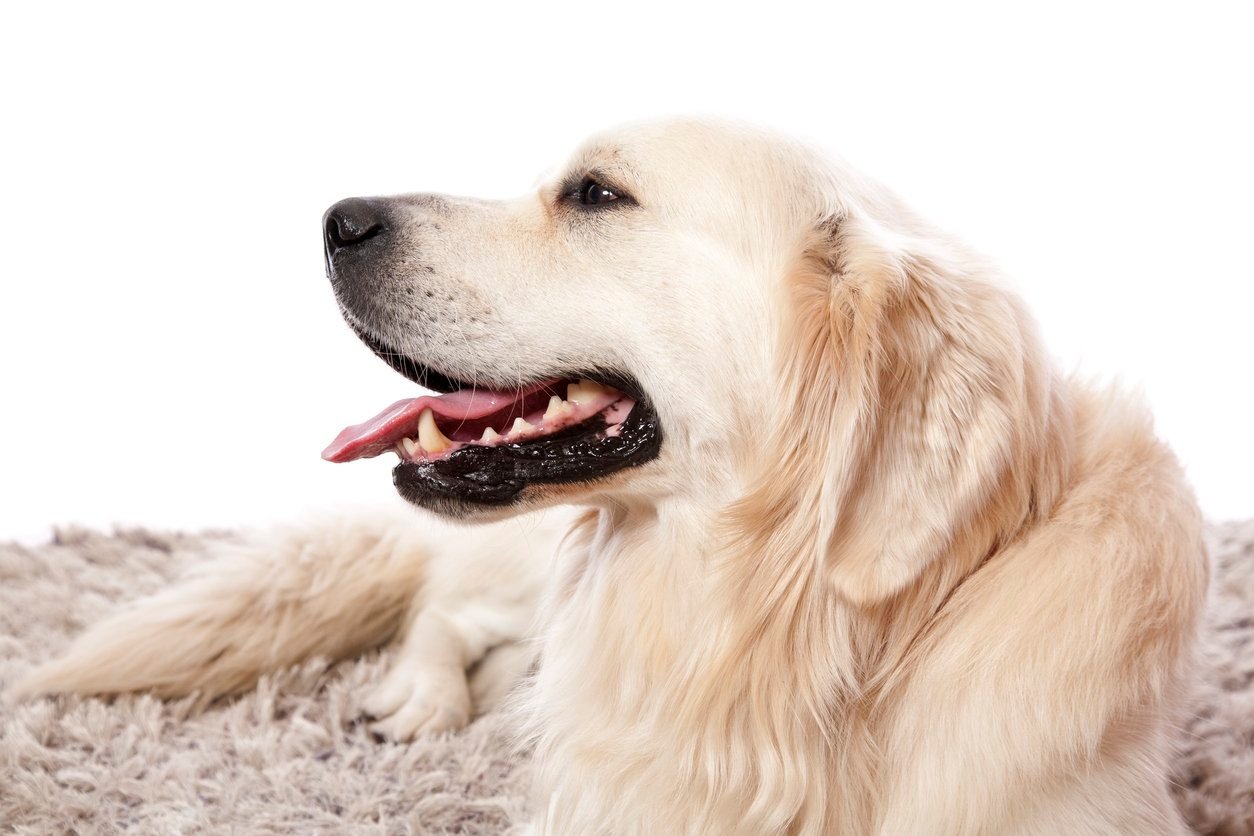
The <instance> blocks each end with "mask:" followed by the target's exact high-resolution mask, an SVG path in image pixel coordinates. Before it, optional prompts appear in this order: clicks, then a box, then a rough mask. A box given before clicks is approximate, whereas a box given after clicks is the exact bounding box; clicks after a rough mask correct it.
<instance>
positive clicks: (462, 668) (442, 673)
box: [361, 519, 562, 740]
mask: <svg viewBox="0 0 1254 836" xmlns="http://www.w3.org/2000/svg"><path fill="white" fill-rule="evenodd" d="M561 530H562V525H561V520H560V519H559V520H557V521H556V522H554V523H550V522H549V521H545V523H544V524H541V525H536V523H535V522H534V520H532V521H510V522H507V523H503V524H499V525H496V526H490V527H483V528H476V529H463V530H461V531H459V532H458V535H457V537H456V541H457V543H456V547H454V548H443V549H437V550H436V552H435V555H436V556H435V557H434V558H433V560H432V562H431V564H430V566H429V569H430V574H429V581H428V583H427V584H426V586H425V587H424V589H423V591H422V593H421V594H420V595H419V597H418V599H417V601H416V602H415V608H414V610H413V612H412V613H411V616H410V619H409V622H408V624H407V625H406V627H405V628H404V632H403V634H402V639H401V642H400V644H399V645H398V646H397V648H396V650H395V656H394V658H393V660H392V667H391V670H389V672H388V674H387V676H385V677H384V679H383V681H382V682H381V683H380V684H379V685H378V686H377V687H376V688H375V689H374V690H373V692H372V693H371V694H370V695H369V696H368V697H367V698H366V699H365V700H364V701H363V702H362V706H361V707H362V711H363V713H365V714H366V715H368V716H370V717H372V718H375V722H373V723H372V724H371V726H370V728H371V730H372V731H374V732H375V733H376V734H378V735H380V736H381V737H384V738H387V739H390V740H410V739H412V738H413V737H414V736H416V735H418V734H424V733H430V732H440V731H449V730H452V729H458V728H461V727H462V726H464V725H466V723H467V722H469V720H470V718H471V717H472V716H473V714H474V713H475V708H476V707H478V708H479V709H480V711H482V710H483V709H484V708H486V707H487V706H475V704H474V699H472V688H471V685H470V683H468V681H467V671H468V670H469V669H470V668H472V667H474V666H476V665H479V663H481V662H483V664H482V665H481V668H482V669H483V670H481V671H479V673H478V676H477V677H476V679H477V680H478V681H477V682H476V683H475V685H476V687H475V692H476V693H475V695H474V696H477V697H480V699H482V700H483V701H485V702H495V701H498V700H499V698H500V696H501V694H502V693H503V692H504V691H506V690H508V689H509V687H511V686H512V685H513V683H514V682H516V681H517V679H518V678H520V677H521V674H522V673H524V672H525V671H526V668H527V665H528V664H529V661H530V656H531V646H530V644H529V643H528V641H527V640H528V638H529V634H530V630H531V626H532V622H533V620H534V618H535V615H536V608H537V606H538V604H539V599H540V595H541V592H542V590H543V588H544V585H545V582H546V578H547V576H548V567H549V562H550V560H549V558H550V557H551V553H552V551H553V549H554V548H555V546H556V539H557V536H559V534H560V532H561ZM520 545H522V546H523V547H524V548H521V549H520ZM489 651H493V652H492V654H491V656H488V654H489ZM485 656H487V657H488V658H487V659H486V660H485Z"/></svg>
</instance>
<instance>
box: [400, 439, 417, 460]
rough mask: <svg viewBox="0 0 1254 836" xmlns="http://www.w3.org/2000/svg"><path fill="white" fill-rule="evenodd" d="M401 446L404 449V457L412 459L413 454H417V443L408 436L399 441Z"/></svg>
mask: <svg viewBox="0 0 1254 836" xmlns="http://www.w3.org/2000/svg"><path fill="white" fill-rule="evenodd" d="M401 446H402V447H404V448H405V455H407V456H409V457H410V458H413V457H414V454H415V453H416V452H418V442H417V441H414V440H413V439H412V438H409V437H408V436H407V437H405V438H402V439H401Z"/></svg>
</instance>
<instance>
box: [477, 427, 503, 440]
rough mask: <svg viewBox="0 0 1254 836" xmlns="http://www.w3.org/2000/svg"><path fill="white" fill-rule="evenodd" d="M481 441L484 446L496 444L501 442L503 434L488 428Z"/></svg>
mask: <svg viewBox="0 0 1254 836" xmlns="http://www.w3.org/2000/svg"><path fill="white" fill-rule="evenodd" d="M479 440H480V441H482V442H483V443H484V444H495V443H496V442H498V441H500V440H501V434H500V433H499V432H497V431H496V430H494V429H492V428H491V427H488V428H486V429H485V430H484V431H483V436H482V437H481V438H480V439H479Z"/></svg>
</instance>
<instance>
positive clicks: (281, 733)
mask: <svg viewBox="0 0 1254 836" xmlns="http://www.w3.org/2000/svg"><path fill="white" fill-rule="evenodd" d="M229 536H230V535H227V534H221V535H213V534H208V535H196V536H178V535H165V534H154V533H152V532H147V531H120V532H118V533H117V534H116V535H114V536H106V535H102V534H98V533H93V532H89V531H83V530H76V529H70V530H63V531H61V532H59V533H58V535H57V537H56V539H55V540H54V541H53V542H52V543H51V544H49V545H47V546H42V547H39V548H26V547H23V546H18V545H0V689H2V688H3V687H4V686H5V685H6V684H7V683H9V682H12V681H13V680H14V679H15V678H16V677H17V676H19V675H20V674H21V673H22V672H23V671H24V670H26V669H27V668H28V667H29V666H31V665H32V664H33V663H35V662H36V661H39V660H42V659H46V658H48V657H49V656H51V655H53V654H55V653H56V652H57V651H58V650H59V649H61V648H62V647H64V646H65V644H66V643H67V641H68V640H69V638H70V637H71V636H72V635H73V634H74V633H76V632H78V631H79V630H81V629H82V628H83V627H84V626H85V625H87V624H89V623H91V622H93V621H95V620H97V619H98V618H100V617H101V616H103V615H104V614H106V613H107V612H109V611H110V610H111V609H112V608H114V607H115V606H116V605H117V604H118V603H119V602H120V601H123V600H125V599H127V598H129V597H133V596H135V595H137V594H139V593H142V592H148V591H151V590H154V589H157V588H159V587H161V586H162V585H164V584H166V583H168V582H169V581H170V580H171V579H172V578H173V577H174V576H175V575H177V574H178V573H179V571H180V570H181V569H182V568H184V567H186V566H187V565H188V564H189V563H192V562H194V561H196V560H197V558H198V556H199V555H200V554H202V553H203V550H204V548H205V546H206V545H207V544H209V543H211V542H213V541H214V540H215V539H220V538H224V537H229ZM1208 538H1209V543H1210V546H1211V550H1212V553H1213V554H1214V556H1215V560H1216V564H1217V567H1218V577H1217V582H1216V584H1215V590H1216V591H1215V600H1214V602H1213V604H1212V606H1211V611H1210V616H1209V618H1208V623H1207V638H1206V645H1205V652H1204V662H1205V663H1204V665H1203V669H1202V671H1201V673H1200V675H1199V677H1198V682H1197V686H1196V695H1195V699H1194V705H1193V706H1192V707H1191V710H1190V712H1189V719H1188V722H1187V723H1186V724H1185V726H1184V728H1183V729H1182V733H1181V736H1180V741H1181V742H1180V754H1179V756H1178V758H1177V760H1176V763H1175V769H1174V776H1173V778H1174V781H1175V784H1176V786H1175V792H1176V797H1177V799H1178V801H1179V803H1180V807H1181V809H1182V810H1183V811H1184V813H1185V816H1186V818H1187V819H1188V820H1189V821H1190V822H1191V823H1192V824H1193V825H1194V827H1196V828H1197V829H1198V831H1199V832H1201V833H1208V834H1223V836H1233V835H1235V834H1254V645H1251V638H1252V637H1254V522H1250V523H1242V524H1225V525H1217V526H1213V527H1212V528H1211V529H1210V531H1209V534H1208ZM386 662H387V657H386V653H382V654H380V653H373V654H369V655H368V656H365V657H363V658H361V659H358V660H356V661H352V662H345V663H342V664H338V665H334V666H330V667H328V666H326V665H323V664H318V663H311V664H309V665H306V666H305V667H303V668H301V669H297V670H291V671H287V672H284V673H282V674H279V675H276V676H273V677H268V678H266V679H265V680H264V681H263V682H262V684H261V686H260V687H259V688H258V689H257V690H256V691H254V692H250V693H249V694H246V695H244V696H243V697H240V698H237V699H234V700H230V701H226V702H221V703H217V704H213V705H203V704H197V703H196V702H195V701H194V700H183V701H180V702H175V703H161V702H159V701H157V700H154V699H151V698H149V697H145V696H130V697H123V698H120V699H117V700H114V701H112V702H105V701H100V700H95V699H86V700H84V699H78V698H63V699H56V700H38V701H35V702H31V703H27V704H22V705H18V706H16V707H11V708H6V709H3V711H4V713H3V714H2V715H0V832H13V833H20V834H41V835H42V834H62V833H78V834H96V833H102V834H108V833H121V832H125V833H142V834H149V833H151V834H180V833H214V834H254V833H257V834H261V833H302V834H305V833H309V834H314V833H326V834H330V833H335V834H340V833H346V834H374V833H378V834H402V833H424V834H425V833H431V834H444V833H449V834H452V833H457V834H500V833H504V832H506V831H507V830H509V829H510V827H511V825H512V824H515V823H518V822H520V821H521V820H522V814H523V812H524V809H525V791H526V781H527V778H526V763H525V759H523V758H519V757H514V756H511V754H510V747H509V736H508V729H507V727H506V724H505V722H504V721H503V719H502V718H501V717H499V716H493V715H489V716H487V717H483V718H481V719H479V720H477V721H476V722H474V723H473V724H472V725H471V726H470V727H469V728H468V729H466V730H465V731H463V732H460V733H458V734H454V735H445V736H440V737H434V738H427V739H422V740H419V741H416V742H415V743H412V744H409V745H393V744H381V743H378V742H376V741H375V740H374V739H373V738H372V737H371V735H370V734H369V732H368V731H367V730H366V728H365V727H364V726H363V725H361V724H358V723H357V722H356V721H355V719H354V718H355V715H356V705H357V703H356V700H357V698H358V696H359V695H361V694H363V693H364V686H365V684H366V683H369V682H372V681H374V680H376V679H377V678H378V677H379V676H380V675H381V673H382V672H383V670H384V669H385V667H386Z"/></svg>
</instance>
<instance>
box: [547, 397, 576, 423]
mask: <svg viewBox="0 0 1254 836" xmlns="http://www.w3.org/2000/svg"><path fill="white" fill-rule="evenodd" d="M570 413H571V408H570V404H568V403H566V401H564V400H562V399H561V398H559V397H558V396H557V395H554V396H553V397H551V398H549V408H548V409H546V410H544V420H545V421H552V420H553V419H555V418H561V417H562V416H564V415H569V414H570Z"/></svg>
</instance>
